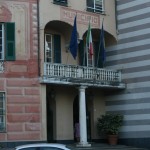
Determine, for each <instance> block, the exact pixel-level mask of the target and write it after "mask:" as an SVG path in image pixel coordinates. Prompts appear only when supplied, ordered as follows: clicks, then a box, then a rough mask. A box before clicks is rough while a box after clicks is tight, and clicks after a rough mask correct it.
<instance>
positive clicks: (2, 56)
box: [0, 22, 5, 61]
mask: <svg viewBox="0 0 150 150" xmlns="http://www.w3.org/2000/svg"><path fill="white" fill-rule="evenodd" d="M0 25H1V26H2V30H0V31H1V32H2V36H1V37H0V40H1V41H2V43H1V44H2V45H1V46H2V51H1V52H0V53H1V58H0V61H3V60H4V59H5V57H4V56H5V50H4V49H5V47H4V45H5V44H4V40H5V37H4V32H5V31H4V26H5V24H4V23H1V22H0Z"/></svg>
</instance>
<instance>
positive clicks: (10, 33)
mask: <svg viewBox="0 0 150 150" xmlns="http://www.w3.org/2000/svg"><path fill="white" fill-rule="evenodd" d="M5 41H6V42H5V44H6V45H5V48H6V50H5V59H6V60H15V23H11V22H9V23H5Z"/></svg>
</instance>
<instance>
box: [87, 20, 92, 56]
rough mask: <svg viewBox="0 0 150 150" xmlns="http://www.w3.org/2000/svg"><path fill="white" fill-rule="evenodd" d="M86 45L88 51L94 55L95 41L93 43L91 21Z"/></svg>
mask: <svg viewBox="0 0 150 150" xmlns="http://www.w3.org/2000/svg"><path fill="white" fill-rule="evenodd" d="M86 46H87V48H88V52H89V54H90V56H91V57H92V55H93V43H92V33H91V26H90V22H89V27H88V32H87V37H86Z"/></svg>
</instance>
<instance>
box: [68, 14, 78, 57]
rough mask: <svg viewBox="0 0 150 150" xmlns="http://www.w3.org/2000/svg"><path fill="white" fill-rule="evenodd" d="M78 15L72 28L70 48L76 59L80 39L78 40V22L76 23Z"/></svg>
mask: <svg viewBox="0 0 150 150" xmlns="http://www.w3.org/2000/svg"><path fill="white" fill-rule="evenodd" d="M76 18H77V17H76V16H75V18H74V26H73V30H72V35H71V40H70V45H69V49H70V52H71V54H72V56H73V58H74V59H76V56H77V48H78V41H77V23H76Z"/></svg>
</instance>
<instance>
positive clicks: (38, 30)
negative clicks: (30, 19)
mask: <svg viewBox="0 0 150 150" xmlns="http://www.w3.org/2000/svg"><path fill="white" fill-rule="evenodd" d="M39 1H40V0H37V34H38V76H39V77H40V72H41V70H40V65H41V64H40V15H39V12H40V10H39Z"/></svg>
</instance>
